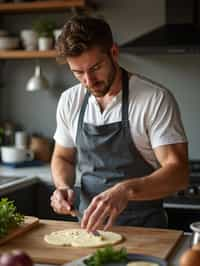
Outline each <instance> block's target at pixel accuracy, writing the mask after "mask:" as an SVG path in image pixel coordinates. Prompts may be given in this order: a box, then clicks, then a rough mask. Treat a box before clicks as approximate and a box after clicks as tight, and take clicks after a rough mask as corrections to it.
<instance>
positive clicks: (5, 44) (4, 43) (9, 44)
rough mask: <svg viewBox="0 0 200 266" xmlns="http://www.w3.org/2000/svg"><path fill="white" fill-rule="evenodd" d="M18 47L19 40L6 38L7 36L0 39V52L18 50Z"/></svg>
mask: <svg viewBox="0 0 200 266" xmlns="http://www.w3.org/2000/svg"><path fill="white" fill-rule="evenodd" d="M18 46H19V38H17V37H8V36H1V37H0V50H9V49H15V48H18Z"/></svg>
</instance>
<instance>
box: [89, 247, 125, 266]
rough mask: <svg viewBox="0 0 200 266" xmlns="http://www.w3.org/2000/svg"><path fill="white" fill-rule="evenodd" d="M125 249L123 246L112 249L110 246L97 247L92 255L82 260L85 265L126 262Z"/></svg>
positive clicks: (94, 265) (99, 265) (98, 265)
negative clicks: (118, 248)
mask: <svg viewBox="0 0 200 266" xmlns="http://www.w3.org/2000/svg"><path fill="white" fill-rule="evenodd" d="M126 261H127V251H126V249H125V248H121V249H120V250H114V249H113V248H112V246H107V247H105V248H104V249H98V250H97V251H96V252H95V253H94V255H92V256H91V257H89V258H88V259H86V260H85V261H84V263H85V265H87V266H102V265H103V264H105V263H112V262H126Z"/></svg>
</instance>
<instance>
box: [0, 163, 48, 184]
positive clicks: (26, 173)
mask: <svg viewBox="0 0 200 266" xmlns="http://www.w3.org/2000/svg"><path fill="white" fill-rule="evenodd" d="M0 176H16V177H39V178H40V179H42V180H43V181H46V182H52V181H51V170H50V165H49V164H45V165H43V166H33V167H21V168H12V167H8V166H2V165H1V166H0Z"/></svg>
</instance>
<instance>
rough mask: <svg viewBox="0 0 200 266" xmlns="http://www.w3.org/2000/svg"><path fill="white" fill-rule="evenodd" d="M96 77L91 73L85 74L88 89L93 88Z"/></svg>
mask: <svg viewBox="0 0 200 266" xmlns="http://www.w3.org/2000/svg"><path fill="white" fill-rule="evenodd" d="M94 80H95V78H94V76H93V75H92V74H90V73H85V76H84V83H85V85H86V86H87V87H91V86H92V85H93V84H94Z"/></svg>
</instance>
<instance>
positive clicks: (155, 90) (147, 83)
mask: <svg viewBox="0 0 200 266" xmlns="http://www.w3.org/2000/svg"><path fill="white" fill-rule="evenodd" d="M130 93H131V95H132V96H134V95H135V96H137V97H140V96H141V97H143V96H145V98H146V97H150V98H152V97H156V98H160V97H165V96H168V95H170V94H171V93H170V92H169V90H168V89H167V88H166V87H165V86H163V85H162V84H160V83H159V82H157V81H154V80H152V79H150V78H148V77H146V76H143V75H140V74H133V75H132V76H131V79H130Z"/></svg>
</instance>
